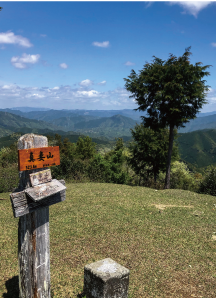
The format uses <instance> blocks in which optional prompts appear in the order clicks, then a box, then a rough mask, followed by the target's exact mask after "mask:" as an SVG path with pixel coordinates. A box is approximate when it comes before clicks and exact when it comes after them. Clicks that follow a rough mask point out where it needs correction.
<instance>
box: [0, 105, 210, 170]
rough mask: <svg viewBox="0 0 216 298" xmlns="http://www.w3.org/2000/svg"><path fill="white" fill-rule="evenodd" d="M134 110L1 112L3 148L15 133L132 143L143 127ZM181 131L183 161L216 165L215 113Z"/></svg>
mask: <svg viewBox="0 0 216 298" xmlns="http://www.w3.org/2000/svg"><path fill="white" fill-rule="evenodd" d="M144 115H146V114H145V113H143V112H142V113H141V112H139V111H134V110H117V111H116V110H109V111H104V110H93V111H90V110H88V111H87V110H52V109H43V108H41V109H40V108H39V110H38V109H37V108H28V107H26V108H13V109H0V138H1V139H0V148H1V147H2V146H8V145H10V144H11V143H12V142H13V141H14V139H13V137H11V136H10V135H11V134H12V133H13V132H22V133H23V134H24V133H31V132H32V133H37V134H42V135H53V136H54V135H55V134H56V133H58V134H60V135H62V137H63V138H65V137H67V138H69V140H70V141H71V142H76V141H77V140H78V138H79V136H80V135H89V136H90V137H91V138H93V141H94V142H95V143H97V144H98V145H103V146H110V142H111V143H112V142H113V140H114V138H117V137H122V138H123V140H124V141H126V142H128V141H130V139H131V131H130V129H131V128H134V126H135V125H136V123H141V118H140V116H144ZM185 126H186V127H185V128H180V129H179V130H178V133H179V134H178V136H179V137H178V140H177V142H178V146H179V152H180V157H181V159H182V160H184V161H186V162H187V163H188V164H191V165H193V166H194V167H196V168H203V167H206V166H208V165H210V164H215V165H216V111H215V112H210V113H199V114H198V115H197V118H196V119H194V120H191V121H190V122H189V123H187V124H185Z"/></svg>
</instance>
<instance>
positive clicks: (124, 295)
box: [83, 258, 130, 298]
mask: <svg viewBox="0 0 216 298" xmlns="http://www.w3.org/2000/svg"><path fill="white" fill-rule="evenodd" d="M129 273H130V271H129V270H128V269H127V268H125V267H123V266H121V265H120V264H118V263H116V262H115V261H113V260H112V259H110V258H106V259H104V260H101V261H98V262H95V263H92V264H88V265H86V266H85V267H84V289H83V293H84V295H86V298H128V287H129Z"/></svg>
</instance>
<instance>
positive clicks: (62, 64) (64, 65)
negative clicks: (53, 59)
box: [59, 63, 68, 69]
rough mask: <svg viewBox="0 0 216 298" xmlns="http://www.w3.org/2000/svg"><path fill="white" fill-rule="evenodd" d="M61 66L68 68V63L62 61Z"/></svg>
mask: <svg viewBox="0 0 216 298" xmlns="http://www.w3.org/2000/svg"><path fill="white" fill-rule="evenodd" d="M59 66H60V67H61V68H63V69H66V68H68V65H67V64H66V63H61V64H59Z"/></svg>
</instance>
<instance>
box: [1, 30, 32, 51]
mask: <svg viewBox="0 0 216 298" xmlns="http://www.w3.org/2000/svg"><path fill="white" fill-rule="evenodd" d="M0 43H2V44H18V45H20V46H22V47H26V48H30V47H32V46H33V45H32V44H31V43H30V41H29V40H28V39H27V38H25V37H23V36H21V35H15V34H14V33H13V32H10V31H8V32H1V33H0Z"/></svg>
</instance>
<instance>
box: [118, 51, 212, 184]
mask: <svg viewBox="0 0 216 298" xmlns="http://www.w3.org/2000/svg"><path fill="white" fill-rule="evenodd" d="M190 48H191V47H188V48H187V49H186V50H185V53H184V54H183V56H182V57H179V58H178V59H177V58H176V57H175V56H173V55H172V54H170V56H171V57H170V59H168V60H167V61H163V60H161V59H160V58H156V57H155V56H153V57H155V59H154V63H151V64H149V63H146V64H145V65H144V68H143V70H141V71H140V74H136V72H135V71H134V70H133V69H132V71H131V74H130V76H128V79H126V78H125V79H124V80H125V81H126V83H125V87H126V89H127V90H128V91H130V92H131V93H132V95H131V96H130V97H134V98H135V100H136V102H137V104H138V105H139V107H138V108H137V109H136V110H140V111H146V110H147V115H148V117H144V116H142V118H143V123H144V126H145V127H150V128H151V129H158V128H166V127H169V148H168V154H167V165H166V179H165V186H164V188H170V164H171V156H172V148H173V140H174V129H175V128H179V127H184V125H183V124H184V123H186V122H188V121H189V120H190V119H194V118H196V114H197V112H199V110H200V109H201V108H202V106H203V104H205V103H207V101H206V100H205V93H204V90H205V91H208V90H209V89H208V88H207V87H209V86H205V84H204V82H205V80H203V81H202V80H201V78H202V77H203V76H205V75H209V74H210V73H209V72H204V71H203V70H205V69H206V68H208V67H209V66H211V65H207V66H204V67H201V66H200V65H199V64H202V63H201V62H198V63H196V65H195V66H194V65H192V64H190V63H189V60H188V57H189V55H190V54H191V53H190V52H189V50H190ZM164 62H166V63H165V64H164Z"/></svg>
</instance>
